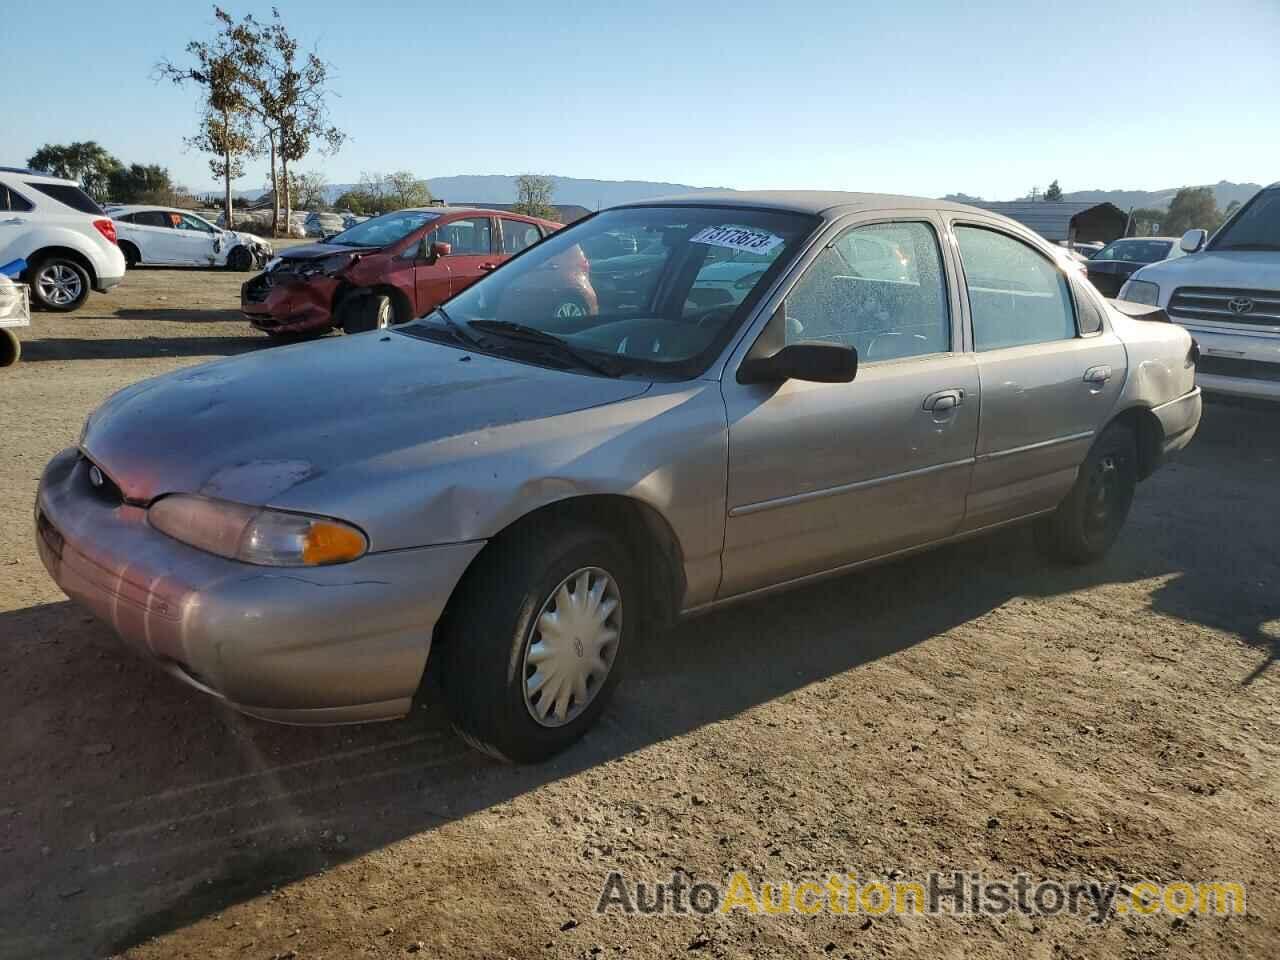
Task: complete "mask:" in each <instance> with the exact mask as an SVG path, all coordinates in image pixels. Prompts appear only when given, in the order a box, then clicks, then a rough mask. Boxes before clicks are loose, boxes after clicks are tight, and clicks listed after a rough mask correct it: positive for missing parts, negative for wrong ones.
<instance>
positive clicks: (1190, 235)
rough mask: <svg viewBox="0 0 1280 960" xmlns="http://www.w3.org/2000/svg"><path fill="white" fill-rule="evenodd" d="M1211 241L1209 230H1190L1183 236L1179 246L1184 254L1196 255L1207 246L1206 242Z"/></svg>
mask: <svg viewBox="0 0 1280 960" xmlns="http://www.w3.org/2000/svg"><path fill="white" fill-rule="evenodd" d="M1208 239H1209V232H1208V231H1207V230H1188V231H1187V232H1186V233H1184V234H1183V235H1182V239H1181V240H1180V241H1178V246H1180V247H1181V248H1182V252H1183V253H1196V252H1198V251H1199V250H1200V249H1201V248H1202V247H1204V245H1205V241H1206V240H1208Z"/></svg>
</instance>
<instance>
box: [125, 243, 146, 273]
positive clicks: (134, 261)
mask: <svg viewBox="0 0 1280 960" xmlns="http://www.w3.org/2000/svg"><path fill="white" fill-rule="evenodd" d="M120 252H121V253H123V254H124V265H125V266H126V267H128V268H129V269H130V270H132V269H133V268H134V267H136V266H137V265H138V264H140V263H141V262H142V254H140V253H139V252H138V248H137V247H135V246H134V245H133V244H132V243H130V242H129V241H128V240H121V241H120Z"/></svg>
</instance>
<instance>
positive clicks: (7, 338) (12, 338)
mask: <svg viewBox="0 0 1280 960" xmlns="http://www.w3.org/2000/svg"><path fill="white" fill-rule="evenodd" d="M21 356H22V341H21V340H19V339H18V335H17V334H15V333H14V332H13V331H12V330H5V329H0V367H12V366H13V365H14V364H15V363H17V362H18V358H19V357H21Z"/></svg>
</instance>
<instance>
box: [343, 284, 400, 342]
mask: <svg viewBox="0 0 1280 960" xmlns="http://www.w3.org/2000/svg"><path fill="white" fill-rule="evenodd" d="M340 315H341V317H342V321H341V325H342V329H343V331H344V332H346V333H368V332H369V331H370V330H386V329H387V328H388V327H392V326H394V325H395V324H397V323H401V322H402V321H401V318H400V316H399V311H397V310H396V305H395V301H394V300H392V299H391V297H390V296H389V295H388V294H385V293H369V294H353V295H352V296H350V297H348V298H347V299H346V300H345V301H344V302H343V305H342V307H341V308H340Z"/></svg>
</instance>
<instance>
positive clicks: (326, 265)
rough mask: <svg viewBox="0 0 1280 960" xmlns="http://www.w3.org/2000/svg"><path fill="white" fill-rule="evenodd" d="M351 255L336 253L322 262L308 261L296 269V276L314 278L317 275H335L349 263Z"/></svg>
mask: <svg viewBox="0 0 1280 960" xmlns="http://www.w3.org/2000/svg"><path fill="white" fill-rule="evenodd" d="M351 259H352V257H351V254H349V253H338V254H334V255H333V256H329V257H325V258H324V259H323V260H308V261H306V262H305V263H303V264H302V265H301V266H299V267H298V275H299V276H302V277H314V276H318V275H319V274H325V275H326V276H327V275H329V274H334V273H337V272H338V271H339V270H343V269H345V268H346V267H347V266H348V265H349V264H350V263H351Z"/></svg>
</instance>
